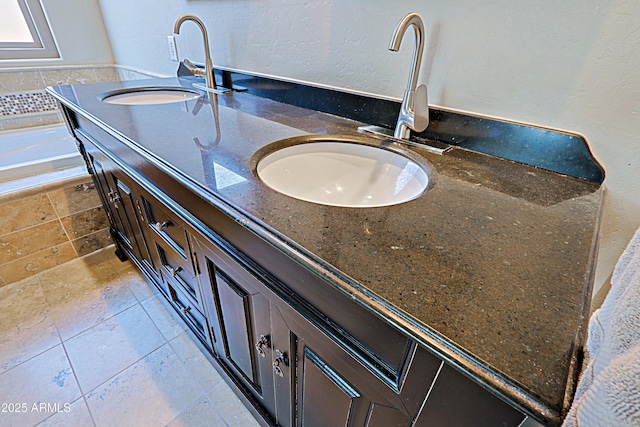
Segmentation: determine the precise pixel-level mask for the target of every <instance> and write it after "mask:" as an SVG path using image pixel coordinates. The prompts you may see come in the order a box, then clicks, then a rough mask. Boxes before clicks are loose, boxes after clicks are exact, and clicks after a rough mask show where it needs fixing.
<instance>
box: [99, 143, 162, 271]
mask: <svg viewBox="0 0 640 427" xmlns="http://www.w3.org/2000/svg"><path fill="white" fill-rule="evenodd" d="M86 155H87V159H88V161H89V164H90V165H91V169H92V172H93V174H92V175H93V177H94V182H95V183H96V186H97V187H98V189H99V190H98V191H99V193H100V197H101V199H102V203H103V205H104V206H105V210H106V211H107V215H108V218H109V220H110V222H111V228H112V235H113V237H114V239H115V240H116V243H117V244H118V245H120V246H122V247H123V249H125V251H126V252H127V253H128V254H132V255H133V256H134V257H135V258H136V260H137V261H138V262H139V263H141V264H142V265H143V266H144V268H145V269H147V270H148V271H153V265H152V263H151V258H150V256H149V250H148V248H147V244H146V241H145V239H144V236H143V233H142V228H141V226H140V222H141V221H142V222H144V221H145V219H144V215H143V214H142V211H141V206H140V199H139V197H138V196H137V194H135V193H134V191H135V187H134V183H133V181H132V180H131V179H130V178H129V177H128V176H126V175H125V174H124V173H123V172H121V171H119V170H118V169H117V167H116V166H115V165H113V164H112V163H111V161H109V160H108V159H107V158H106V157H102V156H98V155H95V154H89V153H87V154H86Z"/></svg>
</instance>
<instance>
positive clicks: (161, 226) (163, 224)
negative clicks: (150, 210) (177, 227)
mask: <svg viewBox="0 0 640 427" xmlns="http://www.w3.org/2000/svg"><path fill="white" fill-rule="evenodd" d="M172 225H173V223H172V222H171V221H165V222H159V221H158V222H156V223H155V224H153V226H154V227H155V229H156V230H158V231H162V230H164V229H165V228H167V227H170V226H172Z"/></svg>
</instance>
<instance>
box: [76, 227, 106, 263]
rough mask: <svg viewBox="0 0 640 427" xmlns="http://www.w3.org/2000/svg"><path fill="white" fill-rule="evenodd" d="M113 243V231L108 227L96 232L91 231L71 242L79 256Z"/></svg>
mask: <svg viewBox="0 0 640 427" xmlns="http://www.w3.org/2000/svg"><path fill="white" fill-rule="evenodd" d="M112 243H113V240H111V233H109V229H108V228H103V229H102V230H98V231H97V232H95V233H91V234H88V235H86V236H82V237H80V238H78V239H75V240H72V241H71V244H72V245H73V248H74V249H75V250H76V253H77V254H78V256H79V257H81V256H83V255H87V254H90V253H92V252H95V251H97V250H98V249H102V248H105V247H107V246H109V245H110V244H112Z"/></svg>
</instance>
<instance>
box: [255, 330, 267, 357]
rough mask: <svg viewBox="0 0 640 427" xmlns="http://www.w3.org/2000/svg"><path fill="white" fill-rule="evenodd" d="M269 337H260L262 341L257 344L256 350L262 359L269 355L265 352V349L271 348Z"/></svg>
mask: <svg viewBox="0 0 640 427" xmlns="http://www.w3.org/2000/svg"><path fill="white" fill-rule="evenodd" d="M269 345H270V343H269V335H260V340H259V341H258V342H257V343H256V349H257V350H258V354H259V355H260V356H262V357H267V354H266V353H265V352H264V349H265V348H269Z"/></svg>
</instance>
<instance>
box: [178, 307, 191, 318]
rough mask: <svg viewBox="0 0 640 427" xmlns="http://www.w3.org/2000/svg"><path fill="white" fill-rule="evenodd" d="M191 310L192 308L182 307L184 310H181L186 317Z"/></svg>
mask: <svg viewBox="0 0 640 427" xmlns="http://www.w3.org/2000/svg"><path fill="white" fill-rule="evenodd" d="M189 310H191V307H190V306H187V307H182V308H181V309H180V311H181V312H182V314H184V315H185V316H186V315H187V313H188V312H189Z"/></svg>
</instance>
